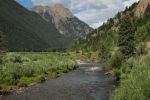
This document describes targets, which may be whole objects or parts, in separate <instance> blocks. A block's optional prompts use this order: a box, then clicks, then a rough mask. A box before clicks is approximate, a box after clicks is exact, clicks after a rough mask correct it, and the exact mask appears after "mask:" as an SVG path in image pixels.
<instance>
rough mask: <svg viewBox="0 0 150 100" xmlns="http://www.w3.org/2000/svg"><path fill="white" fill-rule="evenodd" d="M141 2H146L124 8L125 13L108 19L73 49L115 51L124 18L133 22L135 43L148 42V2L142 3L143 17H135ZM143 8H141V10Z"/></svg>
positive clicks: (149, 17) (81, 39) (149, 36)
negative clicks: (103, 48) (103, 47)
mask: <svg viewBox="0 0 150 100" xmlns="http://www.w3.org/2000/svg"><path fill="white" fill-rule="evenodd" d="M143 1H147V0H141V1H140V3H138V4H137V3H135V4H133V5H132V6H131V7H129V8H126V10H125V11H123V12H119V13H118V14H117V15H116V16H115V17H114V18H111V19H108V21H107V22H106V23H104V24H103V25H102V26H101V27H99V28H98V29H95V30H94V31H93V32H91V33H90V34H88V35H87V36H85V37H84V38H80V39H79V40H78V41H77V42H75V45H73V48H75V49H77V50H85V51H91V50H92V51H97V50H99V49H100V48H101V47H102V46H107V47H108V48H109V50H113V49H115V48H114V47H117V45H118V40H117V39H118V33H119V27H120V25H121V23H122V20H123V18H124V17H125V16H129V17H130V18H132V19H131V20H133V27H134V28H135V30H134V33H135V38H136V43H139V42H142V41H148V40H150V35H149V31H148V30H149V29H150V26H149V24H150V12H149V11H150V10H149V9H150V7H149V5H148V4H149V3H148V2H146V3H144V4H145V5H143V6H144V7H145V6H147V8H146V9H145V10H142V11H143V16H141V17H138V16H136V13H137V11H138V10H139V9H140V8H139V7H140V5H141V3H143ZM143 6H141V9H142V8H143ZM107 47H106V48H107Z"/></svg>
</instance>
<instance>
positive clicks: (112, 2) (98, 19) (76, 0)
mask: <svg viewBox="0 0 150 100" xmlns="http://www.w3.org/2000/svg"><path fill="white" fill-rule="evenodd" d="M32 1H33V4H34V5H51V4H55V3H60V4H63V5H64V6H65V7H68V8H69V9H70V10H71V11H72V12H73V13H74V15H75V16H77V17H78V18H79V19H81V20H83V21H84V22H86V23H87V24H89V25H90V26H92V27H93V28H96V27H98V26H100V25H101V24H102V23H103V22H105V21H106V20H107V19H108V18H111V17H113V16H114V15H115V14H116V13H117V12H118V11H122V10H124V9H125V7H126V6H131V4H133V3H134V2H137V1H138V0H32Z"/></svg>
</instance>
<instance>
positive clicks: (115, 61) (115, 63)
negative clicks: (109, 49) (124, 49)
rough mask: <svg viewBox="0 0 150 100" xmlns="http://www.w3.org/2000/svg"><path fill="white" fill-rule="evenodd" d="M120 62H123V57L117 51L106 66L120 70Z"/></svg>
mask: <svg viewBox="0 0 150 100" xmlns="http://www.w3.org/2000/svg"><path fill="white" fill-rule="evenodd" d="M122 61H123V56H122V54H121V53H120V52H119V51H117V52H115V54H113V55H112V57H111V58H110V60H109V61H108V66H109V67H110V68H111V69H113V68H115V69H120V67H121V64H122Z"/></svg>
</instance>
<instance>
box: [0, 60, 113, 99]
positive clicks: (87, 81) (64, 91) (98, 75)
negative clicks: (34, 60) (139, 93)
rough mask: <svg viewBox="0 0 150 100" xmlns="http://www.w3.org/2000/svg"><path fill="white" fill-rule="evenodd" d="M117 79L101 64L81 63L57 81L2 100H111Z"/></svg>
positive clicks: (45, 83)
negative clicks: (108, 73)
mask: <svg viewBox="0 0 150 100" xmlns="http://www.w3.org/2000/svg"><path fill="white" fill-rule="evenodd" d="M114 88H115V79H114V78H113V77H111V76H110V77H108V76H106V75H105V71H103V69H102V66H101V64H99V63H95V62H80V64H79V67H78V68H77V69H76V70H74V71H71V72H69V73H66V74H64V75H63V76H60V77H58V78H56V79H51V80H48V81H46V82H44V83H42V84H38V85H34V86H31V87H29V88H26V89H25V91H23V92H21V93H20V92H19V93H16V92H14V93H12V94H10V95H6V96H2V97H1V99H2V100H10V99H11V100H20V98H21V99H22V100H27V99H28V100H43V99H44V100H109V97H110V95H111V93H112V90H114Z"/></svg>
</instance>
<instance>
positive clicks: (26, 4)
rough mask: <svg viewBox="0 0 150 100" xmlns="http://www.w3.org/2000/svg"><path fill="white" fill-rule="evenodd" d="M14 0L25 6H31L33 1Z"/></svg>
mask: <svg viewBox="0 0 150 100" xmlns="http://www.w3.org/2000/svg"><path fill="white" fill-rule="evenodd" d="M16 1H17V2H18V3H20V4H21V5H23V6H24V7H26V8H31V7H32V6H33V2H32V1H31V0H16Z"/></svg>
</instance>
